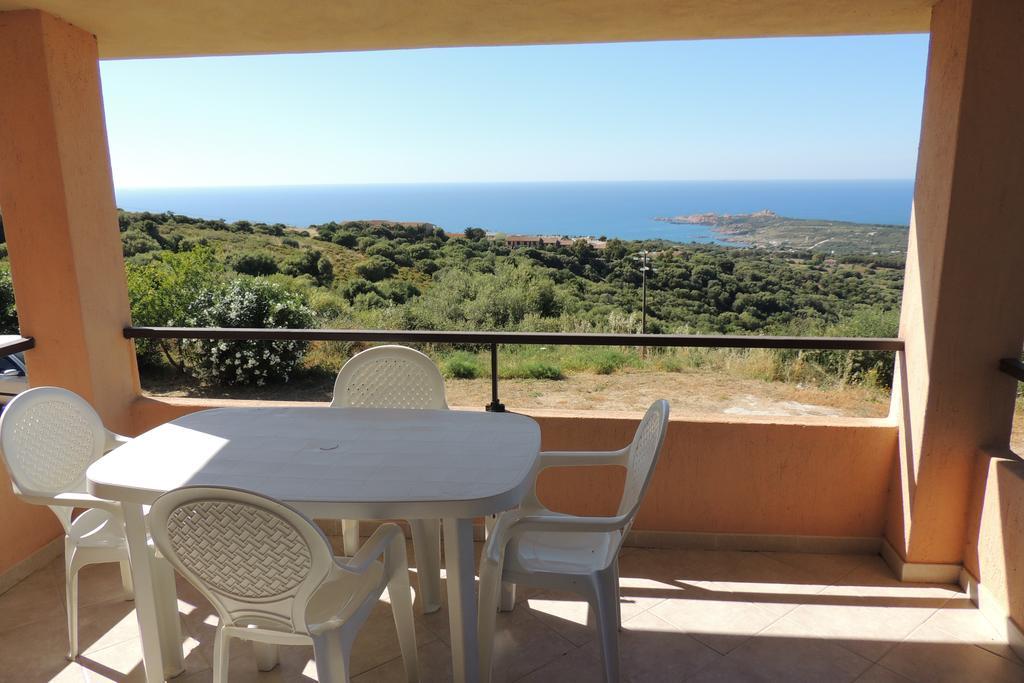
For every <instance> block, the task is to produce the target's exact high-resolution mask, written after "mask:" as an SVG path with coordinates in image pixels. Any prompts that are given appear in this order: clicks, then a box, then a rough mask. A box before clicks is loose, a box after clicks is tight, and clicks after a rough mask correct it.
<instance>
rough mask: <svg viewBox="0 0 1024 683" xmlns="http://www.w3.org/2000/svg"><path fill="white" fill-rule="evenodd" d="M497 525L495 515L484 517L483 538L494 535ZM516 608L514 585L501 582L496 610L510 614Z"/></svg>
mask: <svg viewBox="0 0 1024 683" xmlns="http://www.w3.org/2000/svg"><path fill="white" fill-rule="evenodd" d="M497 523H498V516H497V515H488V516H486V517H484V538H490V537H491V534H492V533H494V525H495V524H497ZM515 607H516V585H515V584H514V583H509V582H508V581H502V582H501V600H500V601H499V603H498V610H499V611H501V612H511V611H512V610H513V609H515Z"/></svg>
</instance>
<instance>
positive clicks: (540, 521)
mask: <svg viewBox="0 0 1024 683" xmlns="http://www.w3.org/2000/svg"><path fill="white" fill-rule="evenodd" d="M628 523H629V519H628V517H627V516H626V515H617V516H615V517H574V516H573V515H561V514H557V513H552V514H549V515H537V514H532V515H531V514H523V513H522V512H520V511H519V510H511V511H509V512H505V513H503V514H502V515H500V516H499V517H498V522H497V524H495V525H494V529H493V530H492V531H491V536H490V538H488V539H487V545H486V546H485V547H484V559H486V560H489V561H491V562H499V561H500V560H501V557H502V555H504V554H505V546H506V545H508V542H509V541H511V540H512V538H513V537H514V536H515V535H516V534H520V533H523V532H526V531H543V532H545V533H547V532H555V533H561V532H569V533H586V532H598V531H619V530H621V529H623V528H624V527H625V526H626V524H628Z"/></svg>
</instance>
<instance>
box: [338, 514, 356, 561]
mask: <svg viewBox="0 0 1024 683" xmlns="http://www.w3.org/2000/svg"><path fill="white" fill-rule="evenodd" d="M341 538H342V542H343V543H344V544H345V556H346V557H352V556H353V555H355V554H356V553H357V552H359V520H358V519H343V520H341Z"/></svg>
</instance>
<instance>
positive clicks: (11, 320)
mask: <svg viewBox="0 0 1024 683" xmlns="http://www.w3.org/2000/svg"><path fill="white" fill-rule="evenodd" d="M0 334H18V312H17V310H15V308H14V284H13V283H12V282H11V267H10V266H9V265H7V264H6V263H2V264H0Z"/></svg>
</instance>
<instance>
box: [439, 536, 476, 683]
mask: <svg viewBox="0 0 1024 683" xmlns="http://www.w3.org/2000/svg"><path fill="white" fill-rule="evenodd" d="M444 554H445V567H446V568H447V583H448V624H449V628H450V629H451V636H452V638H451V640H452V675H453V678H454V679H455V681H456V683H464V682H468V681H477V680H479V677H480V664H479V647H478V645H477V634H476V586H475V581H474V580H475V574H474V572H473V520H472V519H451V518H445V520H444Z"/></svg>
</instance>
